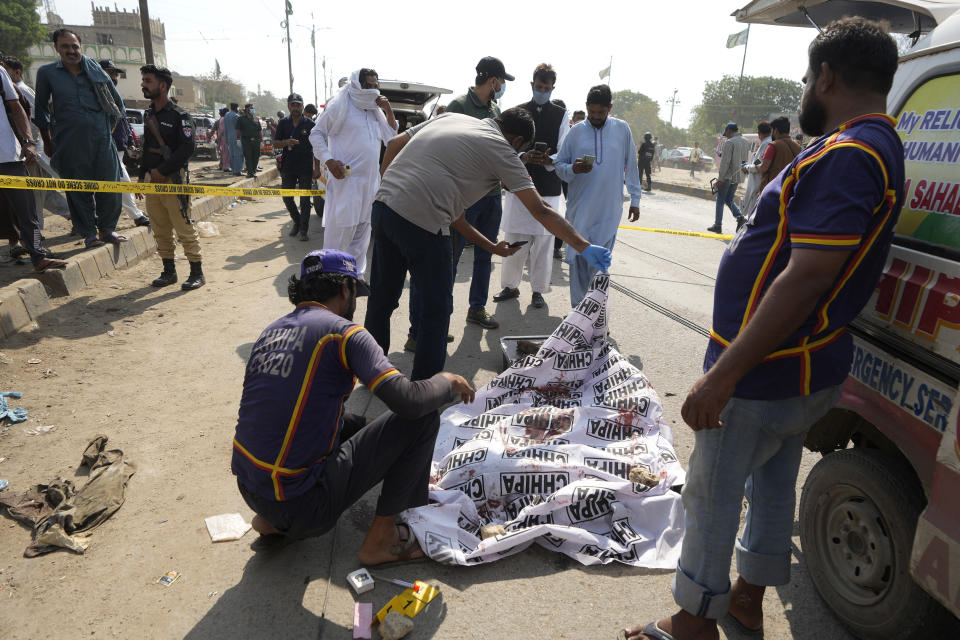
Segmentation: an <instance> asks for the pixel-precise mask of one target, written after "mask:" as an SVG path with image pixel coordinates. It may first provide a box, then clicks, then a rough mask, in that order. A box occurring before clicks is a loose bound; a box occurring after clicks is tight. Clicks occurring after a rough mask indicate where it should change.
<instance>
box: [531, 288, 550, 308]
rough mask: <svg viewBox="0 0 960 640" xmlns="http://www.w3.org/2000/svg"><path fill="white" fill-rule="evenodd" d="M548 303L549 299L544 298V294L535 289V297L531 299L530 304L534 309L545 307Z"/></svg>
mask: <svg viewBox="0 0 960 640" xmlns="http://www.w3.org/2000/svg"><path fill="white" fill-rule="evenodd" d="M546 304H547V301H546V300H544V299H543V294H541V293H537V292H536V291H534V292H533V299H532V300H530V305H531V306H532V307H533V308H534V309H543V307H544V306H546Z"/></svg>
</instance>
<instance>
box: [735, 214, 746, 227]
mask: <svg viewBox="0 0 960 640" xmlns="http://www.w3.org/2000/svg"><path fill="white" fill-rule="evenodd" d="M745 224H747V219H746V218H744V217H743V216H740V217H739V218H737V231H740V228H741V227H742V226H743V225H745Z"/></svg>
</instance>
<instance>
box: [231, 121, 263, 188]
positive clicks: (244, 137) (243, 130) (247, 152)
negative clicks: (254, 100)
mask: <svg viewBox="0 0 960 640" xmlns="http://www.w3.org/2000/svg"><path fill="white" fill-rule="evenodd" d="M237 136H238V137H239V138H240V146H241V148H242V150H243V163H244V165H246V167H247V177H248V178H253V177H255V176H256V175H257V163H259V162H260V141H261V140H263V129H262V128H261V127H260V118H258V117H257V112H256V110H255V109H254V108H253V105H252V104H246V105H244V107H243V113H242V114H241V115H240V117H239V118H237Z"/></svg>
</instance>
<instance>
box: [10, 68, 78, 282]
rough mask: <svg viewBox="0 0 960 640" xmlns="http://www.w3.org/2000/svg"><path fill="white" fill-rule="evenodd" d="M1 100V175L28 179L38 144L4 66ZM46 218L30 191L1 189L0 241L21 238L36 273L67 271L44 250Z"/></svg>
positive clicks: (62, 264) (63, 263) (62, 262)
mask: <svg viewBox="0 0 960 640" xmlns="http://www.w3.org/2000/svg"><path fill="white" fill-rule="evenodd" d="M0 96H2V99H3V106H4V108H3V109H0V175H5V176H16V177H25V176H26V175H27V170H26V164H33V163H34V162H36V161H37V152H36V148H37V142H36V140H33V139H32V138H31V137H30V121H29V119H28V118H27V112H26V111H25V110H24V108H23V105H21V103H20V94H19V93H18V92H17V88H16V86H15V85H14V84H13V81H12V80H11V79H10V76H9V75H8V74H7V71H6V69H4V68H3V67H2V66H0ZM8 113H9V115H8ZM42 215H43V212H42V211H40V210H38V209H37V206H36V202H35V200H34V198H33V194H32V193H31V192H30V191H29V190H27V189H0V237H6V238H7V239H8V240H14V239H15V238H19V240H20V241H21V242H22V243H23V246H24V248H25V249H26V250H27V253H29V254H30V261H31V262H32V263H33V268H34V270H35V271H37V272H42V271H46V270H47V269H63V268H65V267H66V266H67V263H66V262H64V261H63V260H58V259H54V258H51V257H48V256H47V255H46V252H45V251H44V249H43V244H42V243H43V238H42V236H41V235H40V230H41V228H42V224H41V222H40V219H41V216H42Z"/></svg>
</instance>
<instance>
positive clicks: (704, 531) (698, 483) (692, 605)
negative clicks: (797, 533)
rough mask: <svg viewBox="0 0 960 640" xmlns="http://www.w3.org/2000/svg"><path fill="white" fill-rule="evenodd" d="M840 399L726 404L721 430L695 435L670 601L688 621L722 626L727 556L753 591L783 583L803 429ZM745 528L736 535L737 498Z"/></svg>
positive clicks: (820, 394)
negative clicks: (756, 587)
mask: <svg viewBox="0 0 960 640" xmlns="http://www.w3.org/2000/svg"><path fill="white" fill-rule="evenodd" d="M839 399H840V387H839V386H836V387H828V388H827V389H823V390H821V391H817V392H816V393H813V394H811V395H809V396H798V397H795V398H788V399H785V400H746V399H743V398H731V400H730V401H729V402H728V403H727V405H726V407H724V409H723V411H722V412H721V413H720V420H721V422H723V426H722V427H721V428H719V429H703V430H700V431H697V432H696V434H695V445H694V449H693V453H692V454H691V455H690V467H689V470H688V472H687V483H686V485H685V486H684V487H683V505H684V507H685V509H686V532H685V534H684V539H683V548H682V549H681V551H680V561H679V563H678V566H677V572H676V574H675V575H674V579H673V597H674V599H675V600H676V602H677V604H678V605H680V607H682V608H683V609H684V610H686V611H687V612H689V613H692V614H693V615H697V616H701V617H704V618H714V619H716V618H721V617H723V616H724V615H725V614H726V612H727V609H728V607H729V606H730V555H731V554H732V553H733V549H734V546H735V545H736V550H737V571H738V572H739V574H740V576H741V577H743V579H744V580H746V581H747V582H748V583H750V584H753V585H764V586H775V585H782V584H787V583H788V582H789V581H790V536H791V533H792V531H793V515H794V507H795V503H796V484H797V473H798V471H799V469H800V457H801V455H802V453H803V442H804V439H805V438H806V435H807V431H809V430H810V427H812V426H813V424H814V423H815V422H816V421H817V420H819V419H820V418H821V417H823V416H824V415H825V414H826V413H827V411H829V410H830V409H831V408H832V407H833V406H834V405H835V404H836V403H837V401H838V400H839ZM744 496H746V499H747V501H748V503H749V504H748V507H747V517H746V526H745V527H744V529H743V535H741V536H740V538H737V530H738V529H739V528H740V509H741V506H742V503H743V498H744Z"/></svg>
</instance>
